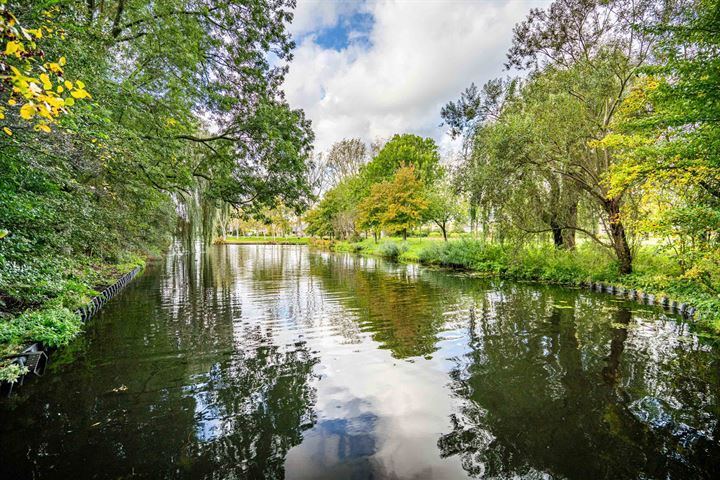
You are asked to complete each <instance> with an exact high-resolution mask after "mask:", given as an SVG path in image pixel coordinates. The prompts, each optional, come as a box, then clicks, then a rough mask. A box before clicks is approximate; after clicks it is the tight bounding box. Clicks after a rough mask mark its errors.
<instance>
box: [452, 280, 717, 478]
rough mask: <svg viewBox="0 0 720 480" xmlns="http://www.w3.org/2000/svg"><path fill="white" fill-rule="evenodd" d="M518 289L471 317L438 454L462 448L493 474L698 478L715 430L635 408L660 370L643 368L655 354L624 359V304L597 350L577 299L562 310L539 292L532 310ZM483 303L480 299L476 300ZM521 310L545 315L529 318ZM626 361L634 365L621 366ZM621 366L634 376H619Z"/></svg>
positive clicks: (466, 462)
mask: <svg viewBox="0 0 720 480" xmlns="http://www.w3.org/2000/svg"><path fill="white" fill-rule="evenodd" d="M522 293H523V294H521V295H514V296H513V295H511V296H509V297H507V298H505V299H504V301H503V302H502V304H501V305H497V304H496V305H494V306H493V308H495V309H500V310H502V314H499V315H497V316H496V317H492V316H484V315H483V316H476V315H474V314H473V315H471V316H470V322H469V324H470V332H469V339H470V353H469V354H468V358H465V359H458V364H457V367H456V368H455V369H454V370H453V371H452V372H451V378H452V390H453V392H454V393H455V395H457V396H458V397H459V398H460V399H461V407H460V411H459V413H458V414H456V415H453V416H452V417H451V424H452V431H451V432H450V433H448V434H445V435H443V436H442V437H441V438H440V439H439V441H438V447H439V448H440V451H441V454H442V456H451V455H459V456H460V457H461V461H462V464H463V467H464V468H465V470H466V471H467V472H468V474H470V475H472V476H487V477H498V478H510V477H516V476H527V477H530V478H535V477H537V478H541V477H543V476H544V475H547V474H549V475H551V476H558V477H567V478H637V477H638V474H639V472H642V473H640V476H643V475H644V476H647V477H651V478H675V477H688V476H692V477H694V478H702V477H709V476H711V475H712V472H715V471H716V470H717V468H718V466H717V461H716V460H714V459H713V456H716V455H717V454H718V453H720V450H719V449H718V445H717V444H716V443H714V442H713V440H712V436H706V435H700V434H698V432H697V430H692V429H691V431H685V432H684V433H683V432H682V429H679V430H678V428H677V423H674V422H676V420H675V419H671V420H668V422H669V424H668V425H665V426H661V427H658V426H657V425H654V424H649V423H648V422H647V418H648V416H647V415H646V416H643V415H640V414H638V408H643V405H642V404H639V403H638V402H637V397H634V395H635V392H637V391H638V390H640V389H644V391H645V392H647V391H648V390H649V389H650V388H652V385H653V384H654V383H656V382H657V380H658V378H646V377H644V376H643V374H642V373H640V372H643V371H647V369H646V368H644V365H643V364H648V363H650V362H652V361H653V359H649V358H647V357H644V356H642V355H637V354H634V355H633V357H632V358H630V359H625V358H624V352H625V349H626V343H627V341H628V335H629V334H628V326H629V324H630V320H631V317H632V314H631V312H630V311H629V310H628V309H627V308H624V307H622V306H621V307H619V308H618V309H617V310H616V312H615V313H614V318H613V319H612V327H611V328H609V329H607V330H605V333H604V338H605V341H603V340H602V339H600V338H597V339H595V340H597V341H598V342H599V344H600V345H603V344H604V345H608V347H609V348H608V350H607V351H606V354H605V355H604V357H602V356H601V357H597V358H595V353H594V352H593V351H592V350H591V349H589V348H586V347H585V346H584V345H583V344H582V343H581V339H582V338H583V337H582V335H580V334H579V332H578V331H577V318H576V312H577V311H578V310H582V309H583V308H584V307H583V305H581V302H577V304H576V305H572V306H571V307H572V308H568V306H565V305H561V306H558V305H553V304H552V299H550V298H545V299H543V298H541V299H540V300H539V302H540V303H541V304H543V303H544V305H541V308H539V309H538V308H537V307H538V305H537V304H536V305H535V306H534V307H532V306H531V307H529V306H528V303H532V302H528V298H531V295H528V293H529V292H522ZM488 302H489V300H488V299H482V300H480V308H485V309H487V308H488V306H487V303H488ZM491 303H492V302H491ZM528 308H531V309H535V311H540V312H543V311H545V312H547V314H546V316H545V317H544V318H541V319H537V318H533V315H532V313H531V312H530V311H528ZM596 316H597V315H596ZM500 319H502V320H500ZM608 337H609V338H608ZM606 342H607V343H606ZM676 353H677V354H678V356H679V357H683V356H685V357H688V356H693V355H694V354H695V353H694V352H692V351H690V352H686V351H678V352H676ZM654 360H655V361H657V359H654ZM626 362H630V363H632V364H634V365H633V368H632V369H628V370H624V369H623V366H624V365H625V363H626ZM645 366H646V365H645ZM626 371H627V372H635V373H636V374H637V375H636V376H634V377H628V378H624V376H623V375H624V373H625V372H626ZM645 395H647V393H646V394H645ZM714 402H715V400H714V399H713V404H714ZM688 407H689V408H690V409H693V410H694V411H695V412H702V410H703V408H702V406H698V405H688ZM665 413H667V412H665ZM650 418H651V419H652V417H650ZM663 418H666V419H668V418H670V415H669V414H667V415H666V417H663ZM644 419H645V421H643V420H644ZM715 458H717V457H715Z"/></svg>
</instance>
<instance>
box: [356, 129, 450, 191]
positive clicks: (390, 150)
mask: <svg viewBox="0 0 720 480" xmlns="http://www.w3.org/2000/svg"><path fill="white" fill-rule="evenodd" d="M411 165H412V166H413V167H415V170H416V172H417V175H418V177H419V178H420V180H422V181H424V182H431V181H432V180H433V179H434V178H435V177H437V176H438V175H439V174H440V173H441V167H440V155H439V154H438V147H437V145H436V144H435V142H434V141H433V139H431V138H422V137H418V136H417V135H410V134H403V135H395V136H393V138H392V139H391V140H390V141H389V142H388V143H386V144H385V146H383V148H382V149H381V150H380V151H379V152H378V154H377V156H376V157H375V158H373V159H372V161H371V162H370V163H368V164H367V165H366V166H365V167H364V168H363V169H362V170H361V172H362V177H363V179H364V180H365V182H366V184H367V185H372V184H375V183H378V182H381V181H384V180H389V179H390V178H392V177H393V176H394V175H395V173H396V172H397V171H398V169H400V168H401V167H403V166H411Z"/></svg>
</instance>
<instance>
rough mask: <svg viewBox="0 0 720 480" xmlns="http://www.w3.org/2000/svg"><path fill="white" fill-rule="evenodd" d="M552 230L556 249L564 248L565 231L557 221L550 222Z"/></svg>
mask: <svg viewBox="0 0 720 480" xmlns="http://www.w3.org/2000/svg"><path fill="white" fill-rule="evenodd" d="M550 229H551V230H552V234H553V243H554V244H555V248H557V249H560V248H564V247H565V245H564V244H563V231H562V227H561V226H560V224H559V223H558V222H557V220H555V219H552V220H550Z"/></svg>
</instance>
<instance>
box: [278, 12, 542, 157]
mask: <svg viewBox="0 0 720 480" xmlns="http://www.w3.org/2000/svg"><path fill="white" fill-rule="evenodd" d="M548 3H549V1H547V0H509V1H500V0H373V1H362V0H358V1H349V0H340V1H333V0H299V1H298V7H297V9H296V12H295V20H294V21H293V24H292V25H291V26H290V30H291V32H292V33H293V36H294V38H295V41H296V43H297V48H296V50H295V54H294V55H295V58H294V60H293V61H292V63H291V64H290V72H289V74H288V76H287V79H286V82H285V90H286V93H287V97H288V100H289V101H290V103H291V105H293V106H294V107H299V108H303V109H304V110H305V112H306V114H307V115H308V117H309V118H310V119H311V120H312V121H313V129H314V130H315V133H316V144H315V145H316V150H318V151H323V150H326V149H327V148H329V146H330V145H332V143H333V142H335V141H338V140H341V139H342V138H349V137H359V138H361V139H363V140H365V141H368V142H369V141H371V140H373V139H377V138H389V137H390V136H392V135H393V134H394V133H405V132H409V133H415V134H419V135H423V136H429V137H432V138H434V139H435V140H436V141H437V142H438V143H439V144H440V145H441V148H442V149H443V150H444V151H446V152H448V153H450V152H451V151H452V150H453V149H454V148H456V147H457V145H456V144H454V143H453V142H451V141H450V140H449V138H448V137H447V136H446V135H445V134H444V129H442V128H441V127H439V125H440V108H441V107H442V106H443V105H444V104H445V103H447V102H448V101H449V100H454V99H455V98H456V97H458V96H459V94H460V92H461V91H462V90H463V89H464V88H465V87H466V86H467V85H469V84H470V83H471V82H475V83H477V84H482V83H484V82H485V81H487V80H489V79H491V78H496V77H498V76H506V75H508V74H509V73H508V72H505V71H503V68H502V64H503V61H504V59H505V52H506V51H507V49H508V47H509V46H510V42H511V39H512V28H513V26H514V24H515V23H517V22H518V21H520V20H522V19H523V18H524V17H525V16H526V15H527V13H528V11H529V10H530V8H533V7H544V6H546V5H547V4H548Z"/></svg>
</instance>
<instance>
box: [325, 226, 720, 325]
mask: <svg viewBox="0 0 720 480" xmlns="http://www.w3.org/2000/svg"><path fill="white" fill-rule="evenodd" d="M312 245H314V246H319V247H325V248H330V249H333V250H335V251H343V252H354V253H363V254H367V255H375V256H380V257H384V258H388V259H392V260H397V261H401V262H418V263H421V264H424V265H436V266H441V267H447V268H456V269H464V270H470V271H473V272H478V273H482V274H487V275H492V276H498V277H500V278H506V279H512V280H521V281H537V282H547V283H558V284H563V285H580V284H583V283H587V282H606V283H610V284H613V285H617V286H622V287H625V288H634V289H637V290H640V291H643V292H647V293H653V294H655V295H657V296H668V297H670V298H672V299H673V300H677V301H680V302H686V303H688V304H691V305H692V306H694V307H695V308H696V309H697V311H698V314H697V315H696V325H697V327H698V330H699V332H700V333H704V334H712V335H718V334H720V296H718V295H717V293H715V292H713V291H712V290H711V289H709V288H708V287H707V286H706V285H704V284H703V283H701V282H698V281H697V280H695V279H693V278H692V277H690V276H688V275H686V274H685V273H684V272H683V271H682V270H681V268H680V267H679V266H678V265H677V263H676V262H674V261H673V260H672V259H670V258H668V257H667V256H665V255H662V253H661V252H660V251H659V250H657V249H655V248H653V247H651V246H646V247H643V248H641V249H640V250H639V251H638V252H637V253H636V255H635V263H634V265H635V268H634V271H633V273H632V274H628V275H621V274H620V273H619V268H618V265H617V262H616V261H615V259H614V258H613V257H612V255H611V254H610V253H609V252H605V251H603V250H600V249H598V248H597V247H596V246H595V245H593V244H589V243H585V244H581V245H579V246H578V248H577V249H576V250H575V251H565V250H557V249H555V248H553V246H552V245H533V246H522V247H518V246H512V245H499V244H490V243H486V242H482V241H478V240H470V239H462V240H451V241H449V242H443V241H442V240H438V239H431V238H428V239H423V238H409V239H408V240H406V241H403V240H401V239H395V238H388V239H382V240H381V241H379V242H377V243H376V242H374V241H373V240H372V239H366V240H363V241H360V242H356V243H352V242H334V241H328V240H315V241H313V242H312Z"/></svg>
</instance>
